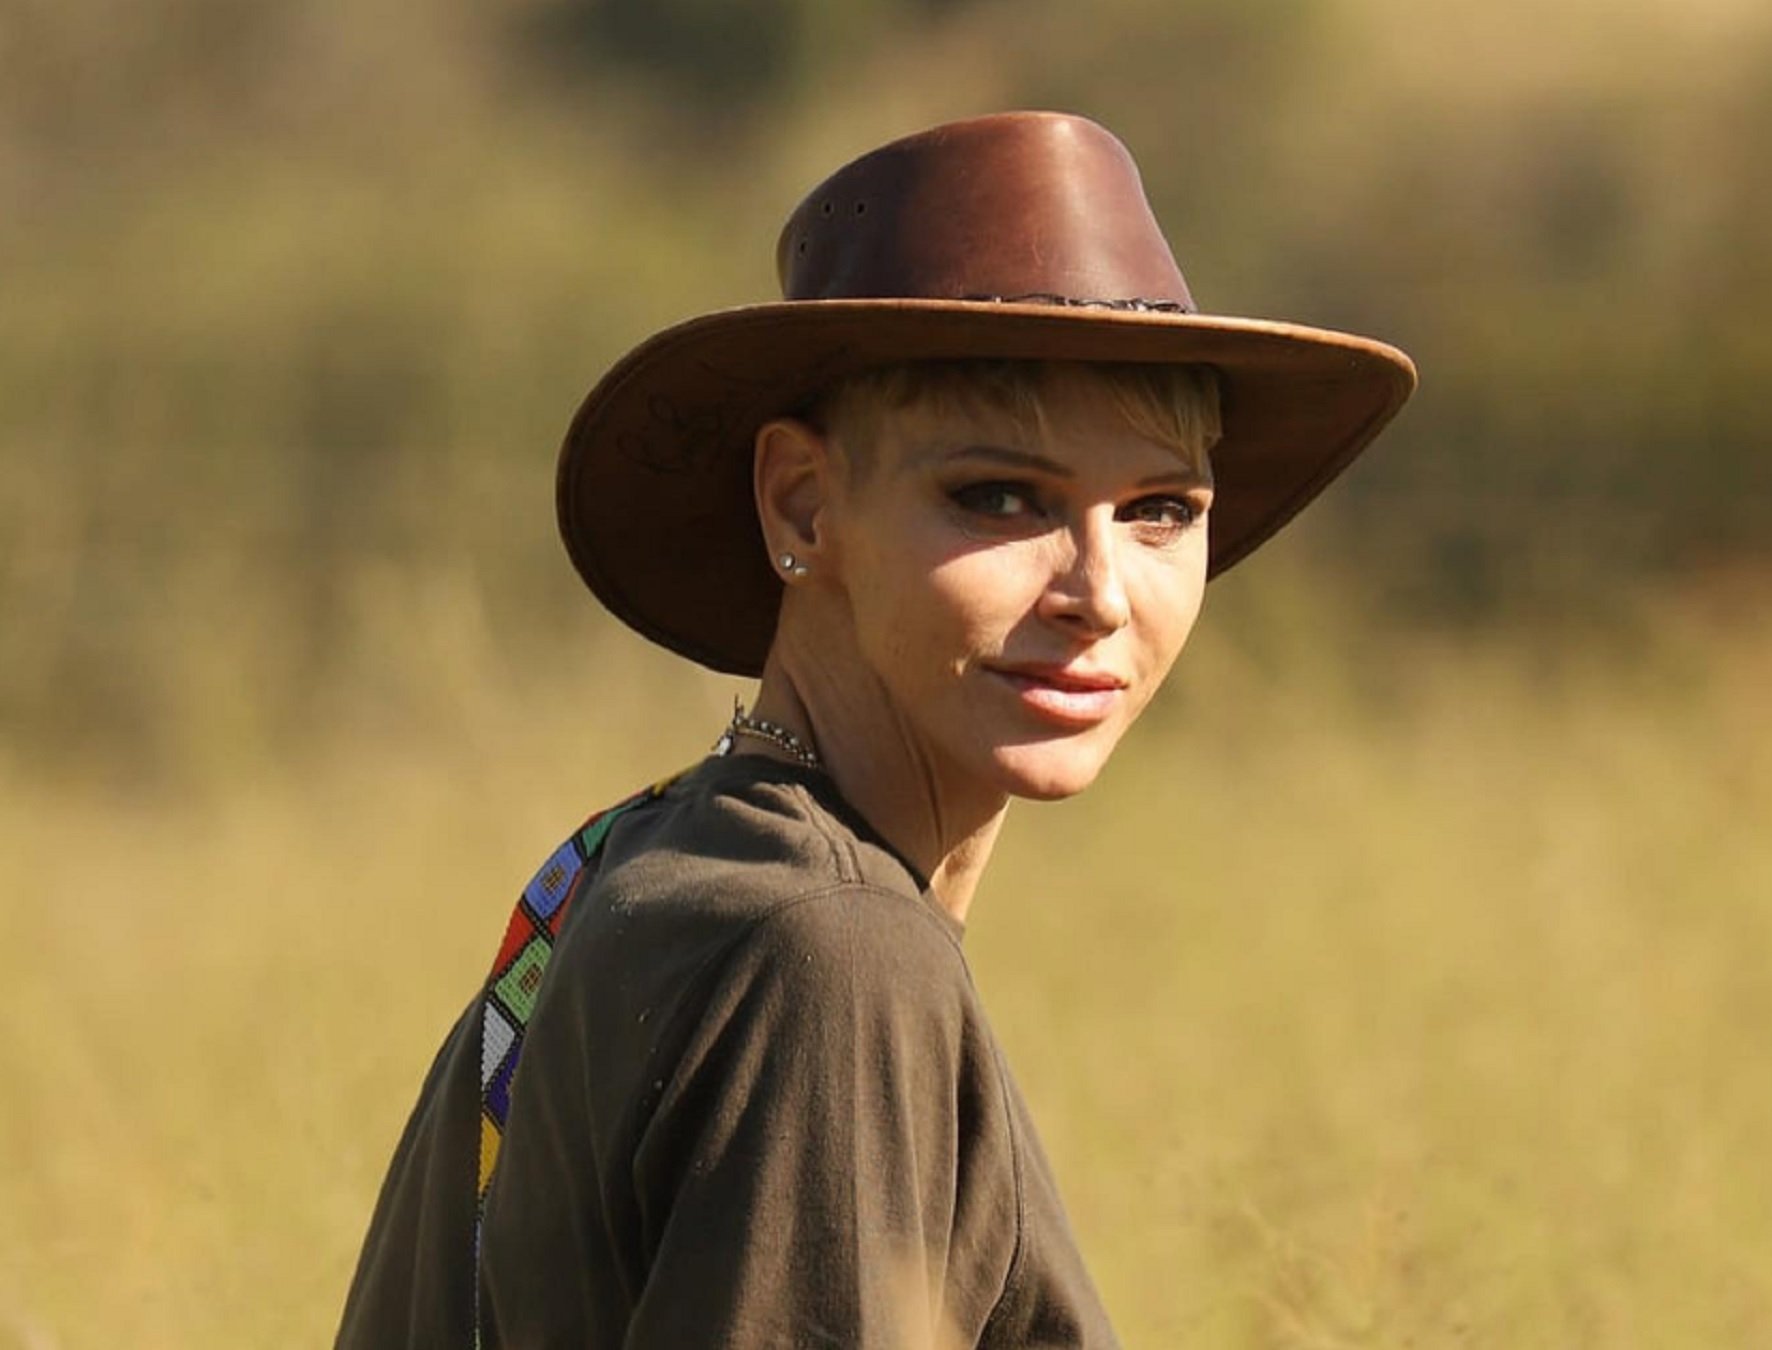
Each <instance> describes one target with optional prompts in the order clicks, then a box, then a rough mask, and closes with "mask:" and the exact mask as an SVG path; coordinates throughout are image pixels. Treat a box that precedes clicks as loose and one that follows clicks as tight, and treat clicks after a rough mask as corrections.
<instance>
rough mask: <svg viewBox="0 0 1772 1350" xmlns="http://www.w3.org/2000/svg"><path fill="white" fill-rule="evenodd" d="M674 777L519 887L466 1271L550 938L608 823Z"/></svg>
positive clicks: (484, 1104) (497, 1017) (506, 952)
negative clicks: (472, 1238) (472, 1239)
mask: <svg viewBox="0 0 1772 1350" xmlns="http://www.w3.org/2000/svg"><path fill="white" fill-rule="evenodd" d="M674 781H675V777H672V778H667V779H665V780H664V781H663V782H659V783H655V784H653V785H652V786H651V787H649V788H647V789H646V790H645V791H643V792H637V793H635V794H634V795H633V796H632V797H629V798H627V799H626V800H625V801H622V802H618V803H617V804H616V805H614V806H612V807H610V808H609V809H608V810H605V811H601V812H599V813H598V814H597V815H594V816H592V817H591V818H590V819H589V820H588V821H586V822H585V823H584V824H583V825H582V826H580V827H579V829H578V831H577V832H576V833H575V834H574V835H573V836H572V837H571V838H570V839H568V840H567V841H566V842H565V843H563V844H561V845H560V847H559V848H557V849H555V850H554V852H553V855H552V856H551V857H549V858H548V860H547V861H546V862H544V863H543V864H542V865H541V870H540V871H538V872H537V873H536V874H535V876H534V877H533V878H532V879H531V880H530V882H529V884H528V885H527V886H525V887H524V888H523V894H522V895H521V896H520V897H519V898H518V900H517V906H516V908H515V909H514V910H513V911H512V912H511V921H510V923H509V924H508V925H507V926H506V927H505V936H504V941H503V942H502V943H500V944H499V948H498V955H497V956H496V957H495V958H494V959H493V962H492V973H491V974H490V975H488V976H487V977H486V989H485V992H484V994H483V995H482V996H481V1000H480V1005H481V1012H480V1166H479V1178H478V1182H477V1184H476V1188H475V1196H476V1201H475V1210H474V1269H475V1271H476V1272H478V1270H479V1268H480V1241H481V1233H482V1230H483V1228H484V1224H485V1212H486V1191H487V1188H488V1187H489V1186H491V1185H492V1177H493V1173H494V1172H495V1171H496V1170H497V1168H498V1154H499V1149H500V1147H501V1145H502V1144H503V1142H504V1133H505V1126H506V1124H507V1123H508V1122H509V1120H510V1118H511V1089H512V1087H513V1085H514V1084H515V1082H516V1077H517V1064H518V1061H519V1060H520V1059H521V1058H522V1055H523V1037H524V1032H525V1031H526V1030H527V1029H528V1026H529V1018H530V1014H531V1013H533V1012H534V1010H535V1001H536V998H537V997H538V996H539V995H540V993H541V986H542V977H543V975H544V974H545V973H546V972H547V968H548V961H549V960H550V959H551V958H552V956H553V954H554V942H555V940H556V939H557V938H558V937H559V935H560V927H561V925H562V924H563V923H564V922H565V920H566V914H567V911H568V910H569V909H570V908H571V907H572V901H573V898H574V896H575V895H576V894H577V893H578V889H579V886H578V883H579V881H580V879H581V878H582V877H584V876H585V875H586V868H587V867H588V866H589V864H590V863H591V862H592V861H593V860H594V859H595V858H596V857H597V854H598V852H599V851H600V850H601V849H602V847H603V841H604V840H605V839H607V838H608V836H609V829H610V826H612V825H614V824H615V822H616V821H617V820H618V819H619V818H620V817H621V816H622V815H624V814H625V813H627V812H628V811H631V810H632V809H633V808H634V807H636V806H639V805H640V804H641V803H642V802H648V801H651V800H653V799H654V798H656V797H658V796H660V795H661V794H662V793H663V792H664V791H665V789H666V788H668V787H669V786H670V785H671V783H672V782H674ZM474 1283H475V1295H474V1304H475V1308H474V1344H475V1345H476V1346H478V1345H479V1344H480V1316H479V1279H478V1276H477V1275H476V1278H475V1282H474Z"/></svg>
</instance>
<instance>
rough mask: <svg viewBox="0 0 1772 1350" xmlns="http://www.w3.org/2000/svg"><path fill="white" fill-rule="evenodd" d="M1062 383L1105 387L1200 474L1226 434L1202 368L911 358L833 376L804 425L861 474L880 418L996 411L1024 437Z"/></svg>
mask: <svg viewBox="0 0 1772 1350" xmlns="http://www.w3.org/2000/svg"><path fill="white" fill-rule="evenodd" d="M1066 381H1079V382H1091V383H1094V384H1096V385H1097V386H1098V387H1099V388H1100V389H1102V390H1103V391H1104V392H1105V393H1106V394H1107V397H1108V400H1109V402H1110V404H1111V405H1112V406H1113V408H1114V410H1115V411H1116V412H1117V413H1118V414H1119V415H1120V417H1121V418H1122V419H1123V420H1124V422H1125V424H1126V425H1127V426H1129V427H1130V428H1131V429H1132V430H1133V431H1135V432H1136V433H1138V434H1139V435H1140V436H1143V437H1145V438H1146V439H1147V440H1151V441H1154V442H1156V443H1157V444H1159V445H1163V446H1167V447H1169V448H1170V449H1172V450H1173V451H1174V452H1175V453H1176V455H1177V456H1179V457H1180V458H1181V459H1182V460H1183V461H1184V462H1185V463H1186V464H1187V466H1188V467H1189V468H1191V469H1193V470H1194V471H1195V472H1197V473H1199V474H1201V475H1202V476H1204V477H1210V475H1211V472H1212V463H1211V458H1210V456H1211V451H1212V448H1213V446H1215V445H1216V444H1217V443H1218V441H1219V438H1220V437H1221V436H1222V435H1223V426H1222V423H1221V421H1220V418H1219V403H1218V376H1217V373H1216V372H1215V371H1214V370H1213V369H1212V368H1211V367H1210V366H1204V365H1150V364H1134V363H1130V362H1080V361H1006V360H967V361H911V362H906V363H904V364H902V365H894V366H880V367H877V368H876V369H873V370H866V371H862V372H861V373H860V374H858V375H852V376H850V377H849V378H847V379H845V380H841V381H839V382H838V383H837V384H835V385H833V386H832V387H831V388H829V389H827V390H826V391H825V392H824V393H823V394H821V395H820V396H819V397H818V399H817V400H815V401H814V402H813V404H812V405H811V406H810V407H808V408H807V409H806V411H805V414H804V416H805V418H806V420H807V421H809V422H810V423H812V424H813V425H814V426H816V427H818V428H819V429H820V430H821V431H823V432H825V433H827V434H828V435H830V436H831V437H832V439H833V441H834V442H835V443H836V445H837V447H838V449H839V451H840V452H841V453H842V455H843V456H844V458H845V460H846V462H847V463H848V466H849V469H850V472H851V473H852V474H854V475H856V476H857V477H858V478H861V477H865V476H866V475H867V474H868V472H869V471H870V470H871V469H872V467H873V460H874V449H875V447H876V445H877V443H878V439H879V433H880V422H881V418H882V417H883V416H884V415H885V414H886V413H889V412H899V411H903V410H905V409H908V408H912V407H927V406H934V407H936V408H939V409H942V410H944V411H945V410H952V409H959V410H967V411H975V410H980V409H983V410H988V411H991V412H996V413H1002V414H1004V415H1006V416H1008V417H1009V418H1010V419H1012V420H1013V421H1014V423H1015V424H1016V426H1017V427H1018V428H1019V429H1020V430H1022V431H1023V432H1025V433H1028V434H1030V435H1037V434H1039V433H1040V432H1041V431H1043V430H1044V427H1045V422H1046V396H1047V394H1048V393H1049V391H1050V390H1051V389H1052V388H1053V387H1054V386H1055V385H1057V384H1060V383H1063V382H1066Z"/></svg>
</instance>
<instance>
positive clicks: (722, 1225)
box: [627, 887, 1019, 1350]
mask: <svg viewBox="0 0 1772 1350" xmlns="http://www.w3.org/2000/svg"><path fill="white" fill-rule="evenodd" d="M681 1044H682V1052H681V1054H680V1056H679V1057H678V1058H677V1060H676V1062H675V1065H674V1071H673V1072H672V1073H671V1074H670V1075H669V1077H668V1078H667V1079H665V1080H663V1082H662V1091H661V1093H660V1095H659V1098H658V1102H657V1106H656V1109H655V1110H654V1112H653V1114H652V1115H651V1117H650V1119H649V1121H648V1123H647V1126H646V1128H645V1131H644V1133H643V1135H642V1136H641V1138H640V1142H639V1146H638V1148H637V1150H636V1152H635V1155H634V1158H633V1181H634V1188H635V1194H636V1196H637V1198H638V1205H639V1217H640V1231H641V1235H642V1245H643V1247H644V1250H645V1252H646V1273H645V1279H644V1284H643V1286H642V1287H641V1288H640V1290H639V1291H638V1298H637V1301H636V1303H635V1307H634V1313H633V1317H632V1319H631V1321H630V1323H629V1333H628V1338H627V1345H628V1346H629V1347H630V1350H651V1348H652V1347H659V1348H661V1350H662V1348H663V1347H678V1346H686V1345H721V1346H731V1347H749V1346H759V1347H760V1346H783V1345H793V1346H844V1347H866V1348H869V1350H871V1348H873V1347H880V1348H881V1350H900V1348H901V1347H911V1346H916V1347H923V1346H936V1345H946V1344H952V1343H954V1342H956V1341H958V1342H960V1343H964V1344H972V1343H974V1342H975V1341H976V1339H977V1337H978V1336H979V1334H980V1333H981V1332H982V1330H983V1328H984V1325H985V1323H986V1322H987V1321H988V1320H989V1318H990V1315H991V1312H992V1309H993V1308H994V1307H995V1305H996V1302H997V1300H998V1298H999V1297H1000V1295H1001V1293H1002V1290H1003V1288H1004V1285H1005V1282H1006V1280H1007V1279H1008V1277H1009V1273H1010V1268H1011V1265H1012V1263H1013V1260H1014V1257H1015V1253H1016V1248H1017V1242H1018V1225H1019V1215H1018V1206H1017V1194H1018V1184H1019V1179H1018V1177H1017V1175H1016V1159H1015V1151H1014V1148H1013V1145H1012V1141H1011V1135H1010V1126H1009V1121H1008V1118H1007V1111H1006V1108H1005V1103H1004V1100H1003V1093H1004V1084H1003V1081H1002V1077H1001V1074H1000V1073H999V1071H998V1068H997V1065H996V1061H995V1057H994V1050H993V1048H992V1045H991V1042H990V1040H989V1037H988V1035H986V1034H985V1033H984V1031H983V1028H982V1025H981V1023H980V1019H979V1018H978V1015H977V1012H976V1002H975V1000H974V999H973V998H972V997H971V989H970V983H969V977H968V976H967V974H966V970H965V966H964V963H963V961H962V960H961V958H960V955H959V951H958V949H957V947H956V946H955V945H954V943H953V941H952V939H951V938H950V937H949V936H948V935H947V934H946V933H945V932H944V931H943V930H942V928H941V927H940V925H939V923H938V922H937V921H935V920H934V918H933V916H931V915H928V914H925V913H921V912H919V911H918V909H917V908H916V906H915V905H914V904H910V903H907V902H906V900H905V898H904V897H902V896H894V895H888V894H881V893H876V892H871V891H868V890H866V889H863V888H856V887H844V888H841V889H839V890H837V891H834V892H830V893H826V894H823V895H819V896H814V897H811V898H807V899H803V900H800V901H797V902H794V903H791V904H789V905H786V906H784V907H782V908H781V909H779V910H777V911H776V912H775V913H773V914H772V915H770V916H769V917H768V918H767V919H765V920H763V921H761V922H760V923H758V924H757V926H756V927H755V928H754V929H753V930H752V931H751V933H750V934H749V935H748V936H747V937H746V938H745V939H743V940H742V941H741V942H740V943H739V944H738V945H737V946H736V947H735V949H734V950H733V952H732V953H731V955H730V958H729V959H728V960H726V961H724V962H723V963H722V964H721V966H720V968H719V969H718V971H717V972H716V974H715V977H714V978H713V979H712V980H711V981H710V982H709V983H708V985H707V986H706V989H705V999H698V1000H697V1006H696V1007H695V1008H694V1009H693V1010H692V1015H691V1016H690V1018H689V1026H688V1030H687V1035H686V1036H685V1038H684V1039H683V1041H682V1043H681Z"/></svg>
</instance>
